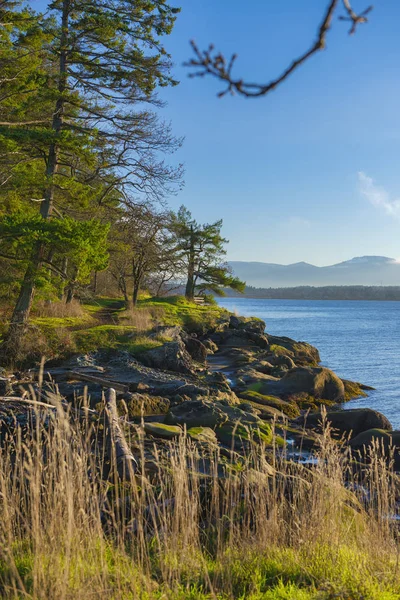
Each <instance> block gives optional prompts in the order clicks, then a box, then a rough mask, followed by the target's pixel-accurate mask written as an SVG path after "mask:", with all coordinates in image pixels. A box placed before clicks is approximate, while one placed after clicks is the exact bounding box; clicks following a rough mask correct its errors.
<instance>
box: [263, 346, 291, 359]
mask: <svg viewBox="0 0 400 600" xmlns="http://www.w3.org/2000/svg"><path fill="white" fill-rule="evenodd" d="M269 349H270V351H271V352H272V354H275V356H290V357H291V358H293V357H294V352H292V351H291V350H288V348H284V347H283V346H279V345H278V344H271V345H270V347H269Z"/></svg>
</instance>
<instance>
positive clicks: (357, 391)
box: [343, 379, 367, 402]
mask: <svg viewBox="0 0 400 600" xmlns="http://www.w3.org/2000/svg"><path fill="white" fill-rule="evenodd" d="M343 384H344V400H345V402H348V401H349V400H352V399H353V398H361V397H363V398H365V397H366V396H367V394H366V393H365V392H364V390H362V389H361V387H360V384H359V383H357V382H356V381H348V380H346V379H343Z"/></svg>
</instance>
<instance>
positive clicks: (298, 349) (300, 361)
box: [268, 334, 321, 366]
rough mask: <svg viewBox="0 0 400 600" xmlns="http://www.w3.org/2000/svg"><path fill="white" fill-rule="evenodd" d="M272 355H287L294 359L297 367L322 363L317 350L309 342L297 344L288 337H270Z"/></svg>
mask: <svg viewBox="0 0 400 600" xmlns="http://www.w3.org/2000/svg"><path fill="white" fill-rule="evenodd" d="M268 339H269V343H270V350H271V352H272V354H275V355H278V354H285V355H287V356H290V357H291V358H293V360H294V362H295V363H296V364H297V365H305V366H307V365H308V366H317V365H318V364H319V363H320V362H321V358H320V356H319V352H318V350H317V348H315V347H314V346H312V345H311V344H308V343H307V342H296V341H295V340H292V339H291V338H288V337H278V336H275V335H269V334H268Z"/></svg>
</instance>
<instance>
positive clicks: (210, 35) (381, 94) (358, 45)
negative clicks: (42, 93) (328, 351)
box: [32, 0, 400, 265]
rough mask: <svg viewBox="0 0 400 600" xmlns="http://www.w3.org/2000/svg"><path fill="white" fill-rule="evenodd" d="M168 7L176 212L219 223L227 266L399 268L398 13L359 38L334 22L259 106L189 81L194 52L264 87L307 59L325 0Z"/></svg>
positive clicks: (394, 0) (380, 3)
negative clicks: (174, 14)
mask: <svg viewBox="0 0 400 600" xmlns="http://www.w3.org/2000/svg"><path fill="white" fill-rule="evenodd" d="M370 1H371V0H353V6H354V8H355V9H357V10H358V9H359V10H362V9H364V8H366V6H367V5H368V4H369V3H370ZM171 3H173V4H175V5H182V12H181V14H180V15H179V16H178V19H177V23H176V26H175V29H174V31H173V33H172V35H171V36H169V37H168V38H166V40H165V42H166V46H167V48H168V50H169V51H170V53H171V54H172V56H173V60H174V62H175V68H174V74H175V76H176V77H177V78H178V79H179V80H180V82H181V83H180V85H179V86H178V87H176V88H173V89H169V90H166V91H163V92H162V97H163V98H164V99H165V100H166V101H167V102H168V106H167V107H166V108H164V109H163V110H162V117H163V118H164V119H166V120H168V121H169V120H171V121H172V125H173V130H174V132H175V134H176V135H179V136H185V143H184V145H183V147H182V149H181V150H180V151H179V152H178V153H177V155H176V156H175V159H176V161H177V162H183V163H184V164H185V167H186V176H185V180H186V185H185V188H184V190H183V191H182V192H181V193H180V194H179V195H178V196H177V197H173V198H171V199H170V204H171V206H172V207H173V208H178V207H179V205H180V204H185V205H186V206H187V207H188V208H189V209H190V210H191V211H192V213H193V215H194V216H195V217H196V218H197V219H198V220H199V221H203V222H210V221H213V220H216V219H219V218H221V217H222V218H223V220H224V229H223V232H224V235H225V236H226V237H227V238H228V239H229V240H230V244H229V246H228V258H229V259H231V260H256V261H265V262H279V263H291V262H297V261H302V260H304V261H307V262H312V263H314V264H317V265H325V264H332V263H334V262H339V261H341V260H346V259H348V258H351V257H353V256H360V255H365V254H378V255H386V256H390V257H393V258H398V259H400V169H399V163H400V36H399V23H400V0H377V1H376V2H375V5H376V6H375V8H374V10H373V12H372V13H371V14H370V22H369V23H368V24H367V25H362V26H360V27H359V28H358V31H357V33H356V35H355V36H349V35H348V29H349V27H348V23H343V22H340V21H337V20H335V22H334V26H333V28H332V30H331V31H330V33H329V35H328V39H327V49H326V50H325V51H324V52H321V53H319V54H317V55H315V56H314V57H313V58H311V59H310V61H309V62H307V63H306V64H305V65H304V66H303V67H302V68H301V69H300V70H299V71H297V73H295V74H294V75H293V76H291V78H290V79H289V80H287V81H286V83H284V84H283V85H282V87H279V88H278V89H277V90H276V91H274V92H273V93H271V94H270V95H268V96H267V97H265V98H261V99H258V100H246V99H244V98H237V97H236V98H232V97H229V96H226V97H225V98H223V99H218V98H217V93H218V91H220V90H221V86H220V85H219V84H218V82H217V81H214V80H212V79H208V78H204V79H189V78H188V77H187V75H188V69H186V68H183V67H182V63H183V62H184V61H185V60H187V59H188V58H190V57H191V50H190V47H189V40H190V39H192V38H194V39H195V40H196V42H197V43H198V45H199V46H200V47H201V48H205V47H207V46H208V44H209V43H210V42H213V43H214V44H215V46H216V47H217V49H219V50H222V51H223V52H224V53H225V54H226V55H228V56H229V55H230V54H231V53H233V52H237V53H238V54H239V57H238V60H237V66H236V74H237V75H238V76H243V77H246V78H248V79H253V80H257V81H261V82H265V81H268V80H269V79H270V78H273V77H275V76H276V75H277V74H278V73H280V72H281V70H282V68H284V67H286V66H287V64H288V63H289V62H290V61H291V60H292V59H293V58H294V57H297V56H298V55H300V54H301V53H302V52H303V51H304V49H305V48H306V47H308V45H309V44H310V43H311V41H312V40H313V39H314V37H315V34H316V30H317V26H318V25H319V23H320V21H321V17H322V14H323V11H324V10H325V8H326V6H327V4H328V0H279V1H276V0H247V1H244V0H176V2H173V1H172V0H171ZM45 4H46V2H45V1H44V0H32V5H33V6H36V7H37V8H39V7H43V5H45Z"/></svg>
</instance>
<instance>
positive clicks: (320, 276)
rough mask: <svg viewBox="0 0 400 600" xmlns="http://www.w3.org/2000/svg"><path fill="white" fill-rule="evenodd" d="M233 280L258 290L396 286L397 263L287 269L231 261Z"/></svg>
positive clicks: (362, 259) (360, 260)
mask: <svg viewBox="0 0 400 600" xmlns="http://www.w3.org/2000/svg"><path fill="white" fill-rule="evenodd" d="M229 264H230V266H231V267H232V269H233V272H234V273H235V275H237V277H240V279H243V280H244V281H246V283H247V285H251V286H254V287H261V288H269V287H294V286H302V285H312V286H326V285H368V286H371V285H373V286H376V285H395V286H397V285H400V262H396V260H395V259H394V258H387V257H386V256H358V257H355V258H352V259H351V260H346V261H344V262H341V263H338V264H336V265H330V266H328V267H316V266H315V265H311V264H309V263H306V262H298V263H294V264H291V265H279V264H275V263H262V262H242V261H231V262H230V263H229Z"/></svg>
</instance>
